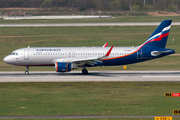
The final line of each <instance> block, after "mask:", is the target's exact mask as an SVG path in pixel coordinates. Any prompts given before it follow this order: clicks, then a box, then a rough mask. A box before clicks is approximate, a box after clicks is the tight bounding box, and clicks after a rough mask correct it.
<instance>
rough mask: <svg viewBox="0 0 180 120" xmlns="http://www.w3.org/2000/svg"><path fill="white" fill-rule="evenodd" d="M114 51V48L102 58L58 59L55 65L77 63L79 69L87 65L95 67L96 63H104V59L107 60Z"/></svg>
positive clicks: (54, 61)
mask: <svg viewBox="0 0 180 120" xmlns="http://www.w3.org/2000/svg"><path fill="white" fill-rule="evenodd" d="M112 49H113V46H112V47H111V48H110V49H109V50H108V52H107V53H106V54H105V55H104V56H101V57H98V56H94V57H86V58H80V59H69V58H67V59H56V60H53V63H56V62H72V63H75V64H76V65H77V66H78V67H81V66H84V65H85V64H86V65H90V66H93V65H94V64H96V62H102V59H103V58H107V57H108V56H109V55H110V53H111V51H112Z"/></svg>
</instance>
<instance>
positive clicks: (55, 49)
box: [36, 49, 61, 51]
mask: <svg viewBox="0 0 180 120" xmlns="http://www.w3.org/2000/svg"><path fill="white" fill-rule="evenodd" d="M60 50H61V49H36V51H60Z"/></svg>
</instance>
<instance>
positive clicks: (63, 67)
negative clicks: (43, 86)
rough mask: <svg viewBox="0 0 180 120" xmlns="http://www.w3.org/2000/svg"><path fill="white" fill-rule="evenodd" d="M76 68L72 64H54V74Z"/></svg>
mask: <svg viewBox="0 0 180 120" xmlns="http://www.w3.org/2000/svg"><path fill="white" fill-rule="evenodd" d="M77 68H78V67H77V66H76V65H75V64H74V63H69V62H56V63H55V70H56V72H69V71H71V70H73V69H77Z"/></svg>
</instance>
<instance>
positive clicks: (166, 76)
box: [142, 76, 180, 78]
mask: <svg viewBox="0 0 180 120" xmlns="http://www.w3.org/2000/svg"><path fill="white" fill-rule="evenodd" d="M142 77H147V78H152V77H158V78H160V77H162V78H166V77H173V78H174V77H180V76H142Z"/></svg>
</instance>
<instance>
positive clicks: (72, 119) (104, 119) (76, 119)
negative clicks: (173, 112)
mask: <svg viewBox="0 0 180 120" xmlns="http://www.w3.org/2000/svg"><path fill="white" fill-rule="evenodd" d="M153 119H154V118H62V119H61V118H58V120H153ZM1 120H3V119H1ZM4 120H8V119H4ZM9 120H12V119H9ZM16 120H22V119H16ZM28 120H39V119H28ZM46 120H57V118H54V119H47V118H46ZM173 120H179V118H173Z"/></svg>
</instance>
